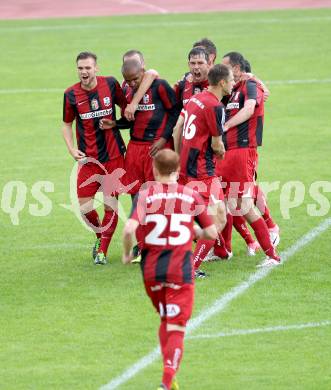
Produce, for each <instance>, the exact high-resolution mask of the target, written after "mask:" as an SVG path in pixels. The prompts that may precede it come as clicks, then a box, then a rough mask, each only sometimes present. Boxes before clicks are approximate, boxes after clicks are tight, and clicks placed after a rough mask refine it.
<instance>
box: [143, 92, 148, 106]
mask: <svg viewBox="0 0 331 390" xmlns="http://www.w3.org/2000/svg"><path fill="white" fill-rule="evenodd" d="M143 102H144V104H148V103H149V96H148V94H147V93H146V94H145V95H144V97H143Z"/></svg>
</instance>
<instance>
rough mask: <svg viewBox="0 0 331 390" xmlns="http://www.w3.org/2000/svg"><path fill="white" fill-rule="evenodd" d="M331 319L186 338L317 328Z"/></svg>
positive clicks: (211, 337) (328, 323)
mask: <svg viewBox="0 0 331 390" xmlns="http://www.w3.org/2000/svg"><path fill="white" fill-rule="evenodd" d="M329 325H331V321H320V322H308V323H305V324H297V325H278V326H269V327H265V328H256V329H237V330H235V329H234V330H231V331H230V332H218V333H214V334H200V335H196V336H189V337H187V339H189V340H192V339H215V338H219V337H231V336H246V335H250V334H255V333H268V332H279V331H287V330H301V329H306V328H319V327H321V326H329Z"/></svg>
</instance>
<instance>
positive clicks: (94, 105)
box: [91, 99, 99, 110]
mask: <svg viewBox="0 0 331 390" xmlns="http://www.w3.org/2000/svg"><path fill="white" fill-rule="evenodd" d="M91 108H92V110H97V109H98V108H99V103H98V101H97V99H92V100H91Z"/></svg>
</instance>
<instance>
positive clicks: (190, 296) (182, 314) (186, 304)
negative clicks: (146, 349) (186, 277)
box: [162, 284, 194, 390]
mask: <svg viewBox="0 0 331 390" xmlns="http://www.w3.org/2000/svg"><path fill="white" fill-rule="evenodd" d="M178 287H179V286H178ZM193 301H194V285H193V284H184V285H181V287H180V288H177V286H176V288H172V287H167V288H166V305H165V314H166V321H167V327H166V330H167V343H166V346H165V350H164V356H163V357H164V360H163V375H162V385H164V388H165V389H169V390H170V389H175V388H176V387H175V386H174V379H175V376H176V373H177V372H178V369H179V366H180V362H181V360H182V357H183V352H184V337H185V330H186V323H187V321H188V320H189V319H190V317H191V314H192V308H193Z"/></svg>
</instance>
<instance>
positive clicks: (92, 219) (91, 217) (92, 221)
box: [83, 210, 101, 238]
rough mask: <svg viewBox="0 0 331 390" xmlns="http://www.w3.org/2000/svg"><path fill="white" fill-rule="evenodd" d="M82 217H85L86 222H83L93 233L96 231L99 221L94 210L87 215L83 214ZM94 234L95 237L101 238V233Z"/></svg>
mask: <svg viewBox="0 0 331 390" xmlns="http://www.w3.org/2000/svg"><path fill="white" fill-rule="evenodd" d="M83 217H85V218H86V220H87V221H85V222H86V224H87V225H88V226H90V227H91V228H92V229H93V230H94V231H96V229H97V228H99V227H100V219H99V215H98V213H97V212H96V210H91V211H89V212H88V213H86V214H83ZM91 225H92V226H91ZM95 234H96V235H97V237H98V238H100V237H101V233H97V232H96V233H95Z"/></svg>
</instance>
